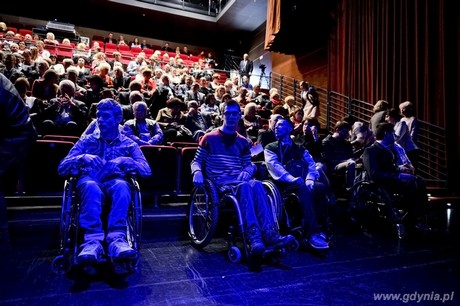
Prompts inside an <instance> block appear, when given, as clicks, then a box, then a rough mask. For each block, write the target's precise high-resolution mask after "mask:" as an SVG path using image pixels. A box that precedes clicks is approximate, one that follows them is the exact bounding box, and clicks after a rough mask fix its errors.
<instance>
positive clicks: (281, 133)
mask: <svg viewBox="0 0 460 306" xmlns="http://www.w3.org/2000/svg"><path fill="white" fill-rule="evenodd" d="M291 132H292V128H291V126H290V124H289V122H287V121H286V120H278V122H276V125H275V135H276V138H278V139H279V138H283V137H285V136H286V135H289V134H290V133H291Z"/></svg>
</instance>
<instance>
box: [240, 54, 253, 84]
mask: <svg viewBox="0 0 460 306" xmlns="http://www.w3.org/2000/svg"><path fill="white" fill-rule="evenodd" d="M253 69H254V64H253V62H252V61H251V60H250V59H249V55H248V54H247V53H245V54H244V55H243V60H242V61H241V62H240V78H242V77H243V76H247V77H248V79H249V78H250V77H251V74H252V70H253Z"/></svg>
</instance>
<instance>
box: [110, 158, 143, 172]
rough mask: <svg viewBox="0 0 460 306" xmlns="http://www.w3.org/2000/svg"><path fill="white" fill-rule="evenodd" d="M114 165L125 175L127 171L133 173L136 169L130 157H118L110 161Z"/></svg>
mask: <svg viewBox="0 0 460 306" xmlns="http://www.w3.org/2000/svg"><path fill="white" fill-rule="evenodd" d="M110 162H111V163H113V164H114V166H115V167H116V168H117V169H118V170H119V171H122V172H123V173H125V174H126V173H127V172H129V171H135V170H136V169H137V166H136V163H135V162H134V159H132V158H131V157H125V156H120V157H117V158H115V159H113V160H111V161H110Z"/></svg>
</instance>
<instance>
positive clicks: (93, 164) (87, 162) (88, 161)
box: [80, 154, 104, 169]
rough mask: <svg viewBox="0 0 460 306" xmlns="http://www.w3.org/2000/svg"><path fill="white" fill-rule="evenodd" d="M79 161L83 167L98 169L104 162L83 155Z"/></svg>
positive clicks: (91, 155)
mask: <svg viewBox="0 0 460 306" xmlns="http://www.w3.org/2000/svg"><path fill="white" fill-rule="evenodd" d="M80 160H81V161H82V162H83V166H84V167H89V168H92V169H100V168H102V167H103V166H104V161H103V160H102V158H100V157H99V156H97V155H93V154H83V156H82V157H81V159H80Z"/></svg>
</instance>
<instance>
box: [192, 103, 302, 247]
mask: <svg viewBox="0 0 460 306" xmlns="http://www.w3.org/2000/svg"><path fill="white" fill-rule="evenodd" d="M221 113H222V115H223V125H222V126H221V127H220V128H217V129H215V130H213V131H212V132H209V133H207V134H205V135H204V136H203V137H202V138H201V140H200V143H199V147H198V150H197V152H196V155H195V158H194V159H193V161H192V163H191V170H192V173H193V184H194V185H195V186H197V187H200V186H203V183H204V179H205V178H208V179H210V180H211V181H212V182H213V183H214V184H215V185H216V186H217V187H218V188H219V189H221V190H223V189H225V188H228V187H233V188H235V189H236V197H237V199H238V203H239V205H240V207H241V211H242V218H243V220H242V221H243V224H244V228H245V233H246V235H247V238H248V241H249V253H250V255H251V256H260V255H262V254H263V253H264V251H265V247H266V246H269V247H274V248H285V247H286V248H287V247H289V246H291V245H293V243H294V244H295V238H294V237H293V236H291V235H287V236H281V235H280V234H279V233H278V231H277V230H276V228H275V224H274V220H273V214H272V211H271V207H270V206H269V204H268V203H267V195H266V192H265V189H264V187H263V185H262V183H261V182H260V181H258V180H254V179H252V177H253V176H254V171H255V166H254V165H253V164H252V163H251V152H250V147H251V145H250V144H249V142H248V140H247V139H246V138H244V137H243V136H241V135H240V134H238V133H237V132H236V131H237V129H238V122H239V121H240V120H241V109H240V106H239V104H238V102H236V101H234V100H229V101H227V102H223V103H222V104H221Z"/></svg>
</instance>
